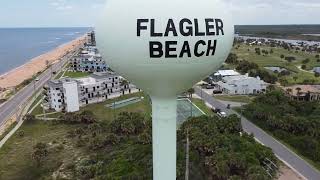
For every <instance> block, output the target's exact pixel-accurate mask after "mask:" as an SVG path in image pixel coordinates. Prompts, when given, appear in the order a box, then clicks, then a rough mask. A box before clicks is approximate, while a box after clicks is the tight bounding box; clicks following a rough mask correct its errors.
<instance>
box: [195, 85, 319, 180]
mask: <svg viewBox="0 0 320 180" xmlns="http://www.w3.org/2000/svg"><path fill="white" fill-rule="evenodd" d="M201 91H202V90H201V89H200V88H198V87H195V92H196V94H197V95H198V96H200V97H201V96H202V99H203V100H204V101H206V102H207V103H209V104H210V105H212V106H213V107H215V108H219V109H221V110H222V111H224V112H226V113H228V114H238V113H236V112H234V111H233V110H230V109H227V108H226V106H225V105H224V104H222V103H221V102H219V101H218V100H216V99H214V98H213V97H212V96H211V95H209V94H207V93H206V92H204V91H202V92H201ZM241 123H242V127H243V129H244V131H246V132H247V133H252V134H254V136H255V138H256V139H257V140H258V141H260V142H261V143H262V144H264V145H265V146H268V147H270V148H271V149H272V150H273V152H274V153H275V154H276V156H278V158H279V159H281V160H283V161H284V162H285V163H286V164H287V165H288V166H291V168H293V169H294V170H295V171H297V172H298V173H300V175H302V176H304V177H305V178H306V179H310V180H320V172H319V171H318V170H317V169H315V168H314V167H312V166H311V165H309V164H308V163H307V162H306V161H304V160H303V159H301V158H300V157H299V156H298V155H297V154H295V153H293V152H292V151H291V150H290V149H288V148H287V147H285V146H284V145H283V144H281V143H280V142H278V141H277V140H276V139H274V138H273V137H272V136H270V135H268V134H267V133H265V132H264V131H263V130H262V129H260V128H259V127H257V126H256V125H254V124H253V123H251V122H250V121H249V120H247V119H246V118H244V117H242V119H241Z"/></svg>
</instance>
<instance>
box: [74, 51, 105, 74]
mask: <svg viewBox="0 0 320 180" xmlns="http://www.w3.org/2000/svg"><path fill="white" fill-rule="evenodd" d="M70 65H71V70H73V71H80V72H105V71H107V70H108V66H107V64H106V63H105V61H104V60H103V59H102V56H101V55H100V53H99V51H98V49H97V48H96V47H95V46H85V47H84V49H83V50H82V51H81V52H80V53H79V54H78V55H77V56H75V57H73V58H71V59H70Z"/></svg>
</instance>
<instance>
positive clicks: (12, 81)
mask: <svg viewBox="0 0 320 180" xmlns="http://www.w3.org/2000/svg"><path fill="white" fill-rule="evenodd" d="M85 37H86V36H83V37H80V38H78V39H75V40H73V41H71V42H69V43H66V44H63V45H61V46H59V47H57V48H56V49H54V50H52V51H50V52H48V53H46V54H42V55H40V56H38V57H36V58H33V59H31V60H30V61H28V62H27V63H26V64H24V65H22V66H20V67H18V68H16V69H13V70H11V71H9V72H8V73H6V74H3V75H1V76H0V92H1V89H8V88H12V87H15V86H17V85H19V84H21V83H22V82H23V81H24V80H26V79H30V78H32V76H33V75H35V74H37V73H38V72H41V71H43V70H45V69H46V67H47V61H48V62H49V64H53V63H56V62H58V61H59V60H60V58H61V57H63V56H64V55H66V54H67V53H68V52H70V51H72V50H74V49H75V48H76V47H78V46H80V45H82V44H83V43H84V42H85V40H86V38H85Z"/></svg>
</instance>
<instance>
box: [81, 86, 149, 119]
mask: <svg viewBox="0 0 320 180" xmlns="http://www.w3.org/2000/svg"><path fill="white" fill-rule="evenodd" d="M142 96H143V97H144V99H143V100H142V101H140V102H138V103H134V104H130V105H128V106H125V107H122V108H118V109H115V110H113V109H112V108H107V107H105V105H107V104H110V103H113V102H114V101H121V100H124V99H128V98H131V97H142ZM86 110H87V111H92V112H94V114H95V116H96V117H97V118H98V119H99V120H102V121H108V120H110V119H113V118H114V116H115V115H117V114H119V113H120V112H139V113H143V114H145V116H146V117H150V116H151V105H150V100H149V98H148V96H147V95H145V94H144V93H143V92H139V93H134V94H128V95H124V96H121V97H119V98H116V99H110V100H107V101H105V102H103V103H98V104H90V105H87V106H85V107H83V108H81V110H80V111H86Z"/></svg>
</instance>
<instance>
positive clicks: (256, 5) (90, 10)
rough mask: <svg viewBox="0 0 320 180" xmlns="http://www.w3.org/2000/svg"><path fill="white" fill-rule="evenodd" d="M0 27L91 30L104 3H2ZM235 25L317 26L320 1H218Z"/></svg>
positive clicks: (26, 0)
mask: <svg viewBox="0 0 320 180" xmlns="http://www.w3.org/2000/svg"><path fill="white" fill-rule="evenodd" d="M2 1H3V2H1V6H0V27H93V26H94V24H95V19H97V17H98V16H99V12H101V10H102V9H103V6H104V4H105V2H106V0H2ZM220 1H224V2H225V3H226V5H227V7H229V9H230V10H231V12H232V15H233V19H234V22H235V24H237V25H243V24H245V25H256V24H257V25H260V24H320V19H319V17H320V0H220Z"/></svg>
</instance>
